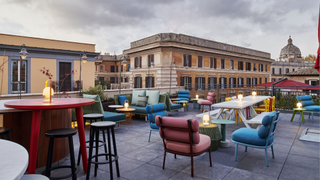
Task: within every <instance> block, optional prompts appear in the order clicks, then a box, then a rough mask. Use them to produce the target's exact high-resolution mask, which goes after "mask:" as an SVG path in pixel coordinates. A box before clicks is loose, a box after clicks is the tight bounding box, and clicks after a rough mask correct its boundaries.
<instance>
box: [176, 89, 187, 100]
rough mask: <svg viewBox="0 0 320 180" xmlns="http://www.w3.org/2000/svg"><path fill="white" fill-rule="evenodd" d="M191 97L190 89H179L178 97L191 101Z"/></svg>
mask: <svg viewBox="0 0 320 180" xmlns="http://www.w3.org/2000/svg"><path fill="white" fill-rule="evenodd" d="M189 98H190V91H189V90H187V91H178V97H177V99H179V100H183V101H189Z"/></svg>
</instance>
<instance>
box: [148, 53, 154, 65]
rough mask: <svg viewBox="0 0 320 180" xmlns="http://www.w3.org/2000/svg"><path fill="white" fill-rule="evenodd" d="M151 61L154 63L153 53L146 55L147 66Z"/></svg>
mask: <svg viewBox="0 0 320 180" xmlns="http://www.w3.org/2000/svg"><path fill="white" fill-rule="evenodd" d="M151 63H154V55H153V54H150V55H148V67H151Z"/></svg>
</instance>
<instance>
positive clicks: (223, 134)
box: [221, 124, 226, 141]
mask: <svg viewBox="0 0 320 180" xmlns="http://www.w3.org/2000/svg"><path fill="white" fill-rule="evenodd" d="M221 135H222V139H221V141H226V125H225V124H221Z"/></svg>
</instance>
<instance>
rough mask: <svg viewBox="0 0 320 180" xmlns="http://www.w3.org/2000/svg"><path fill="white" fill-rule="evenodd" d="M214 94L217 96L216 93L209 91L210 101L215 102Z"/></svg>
mask: <svg viewBox="0 0 320 180" xmlns="http://www.w3.org/2000/svg"><path fill="white" fill-rule="evenodd" d="M214 96H215V93H212V92H208V96H207V100H209V101H211V102H212V103H213V101H214Z"/></svg>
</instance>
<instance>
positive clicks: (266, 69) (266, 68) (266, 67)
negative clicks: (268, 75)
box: [265, 64, 268, 72]
mask: <svg viewBox="0 0 320 180" xmlns="http://www.w3.org/2000/svg"><path fill="white" fill-rule="evenodd" d="M265 71H266V72H268V64H266V65H265Z"/></svg>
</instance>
